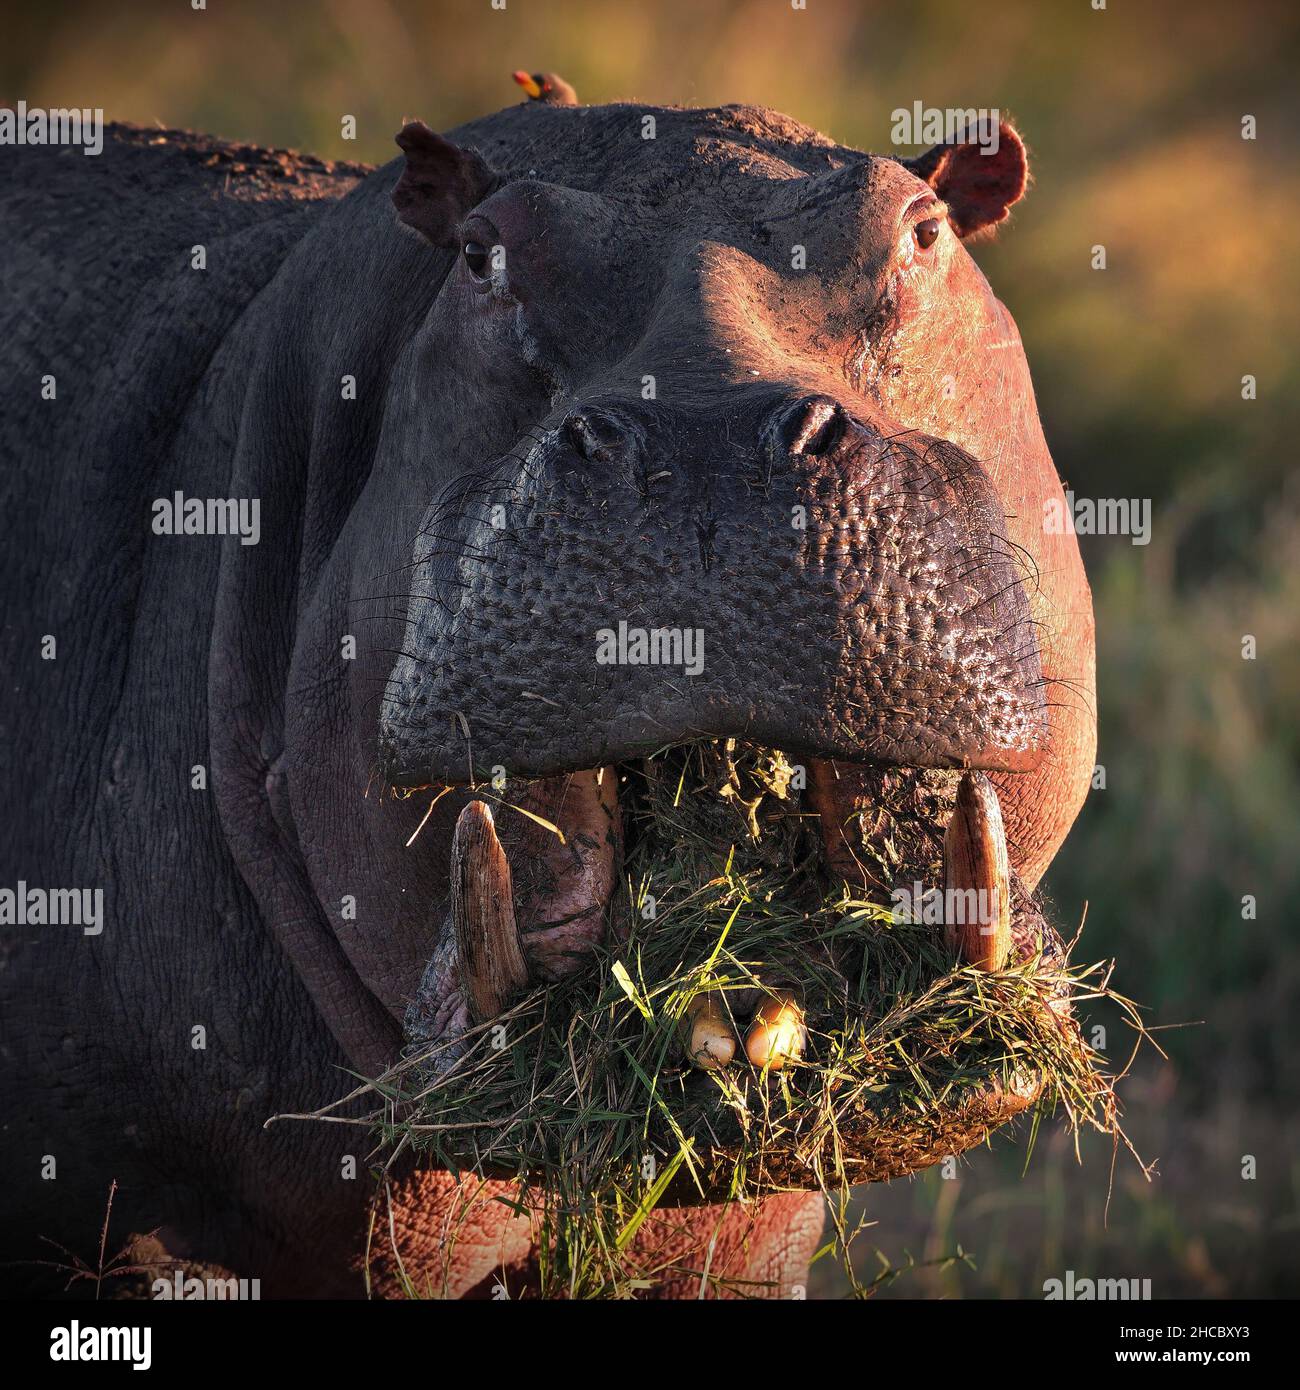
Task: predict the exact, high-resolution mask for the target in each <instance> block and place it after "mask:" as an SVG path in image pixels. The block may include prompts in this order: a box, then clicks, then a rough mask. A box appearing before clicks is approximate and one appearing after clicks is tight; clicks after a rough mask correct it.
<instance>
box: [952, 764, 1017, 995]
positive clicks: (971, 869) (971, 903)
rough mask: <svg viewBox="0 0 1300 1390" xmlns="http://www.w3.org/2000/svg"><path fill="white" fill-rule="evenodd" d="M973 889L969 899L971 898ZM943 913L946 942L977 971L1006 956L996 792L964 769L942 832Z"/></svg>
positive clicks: (1006, 901) (1005, 871) (1004, 862)
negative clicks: (975, 967) (950, 814)
mask: <svg viewBox="0 0 1300 1390" xmlns="http://www.w3.org/2000/svg"><path fill="white" fill-rule="evenodd" d="M972 890H973V897H972ZM944 909H945V917H947V937H948V944H950V947H952V949H954V951H958V952H959V954H961V956H962V959H964V960H968V962H969V963H970V965H975V966H979V967H980V969H982V970H1000V969H1001V967H1002V966H1004V965H1005V963H1007V956H1008V955H1009V954H1011V865H1009V860H1008V858H1007V833H1005V831H1004V830H1002V808H1001V805H1000V803H998V799H997V791H996V788H994V785H993V783H991V781H989V778H987V777H986V776H984V774H983V773H976V771H968V773H966V774H965V776H964V777H962V780H961V784H959V785H958V788H957V801H955V803H954V806H952V819H951V820H950V821H948V828H947V830H945V831H944Z"/></svg>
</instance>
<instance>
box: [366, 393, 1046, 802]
mask: <svg viewBox="0 0 1300 1390" xmlns="http://www.w3.org/2000/svg"><path fill="white" fill-rule="evenodd" d="M741 390H742V392H743V393H744V394H747V395H749V396H750V397H751V398H752V404H750V405H748V406H747V408H745V409H742V410H740V411H736V410H734V408H733V409H732V410H731V411H730V412H728V413H727V414H725V415H723V414H722V412H721V409H719V412H718V414H719V416H721V418H720V419H718V418H714V419H708V418H706V417H705V416H704V415H703V413H701V414H698V415H695V416H692V417H690V418H683V417H681V416H679V415H675V414H674V413H672V412H670V411H667V410H662V409H656V410H653V411H652V410H647V409H646V408H644V407H640V408H636V409H634V408H632V407H630V406H627V405H602V406H600V407H583V408H581V409H578V410H575V411H573V412H571V413H570V414H569V415H568V416H567V418H565V419H564V420H563V421H562V422H561V423H560V425H559V426H558V427H556V428H555V429H553V430H551V431H548V432H547V433H545V434H543V435H542V437H541V439H540V440H538V441H537V442H536V443H532V444H531V447H529V448H528V449H527V451H526V452H524V453H522V455H511V456H508V457H507V458H505V459H503V460H501V461H500V462H499V463H498V464H497V465H496V466H495V467H494V468H493V469H491V470H489V471H487V472H486V473H483V474H477V475H475V476H473V477H472V478H471V479H468V480H458V482H457V483H456V484H455V485H454V486H453V487H452V488H451V489H450V490H449V493H448V495H446V496H444V497H442V498H440V499H439V500H438V501H437V502H436V503H435V504H434V506H433V507H432V508H431V509H430V511H429V513H428V516H427V518H426V520H425V524H424V528H423V535H422V537H421V540H420V542H419V544H418V546H417V552H416V563H415V569H414V572H413V584H412V591H411V603H410V612H409V617H408V622H407V628H406V635H405V640H404V642H403V654H402V655H401V656H400V657H399V658H398V660H397V663H396V665H395V666H394V668H393V672H392V678H391V680H390V682H389V686H388V689H387V691H386V694H385V699H384V704H383V711H382V717H381V739H382V743H383V746H384V750H385V753H386V755H387V757H388V760H389V764H390V766H389V769H388V775H389V780H391V781H392V782H394V783H396V784H398V785H402V784H410V783H412V782H414V783H415V784H426V783H429V782H436V781H441V782H447V783H466V782H473V781H474V780H476V778H483V779H490V778H491V777H492V776H494V775H497V776H499V772H494V771H492V769H499V770H504V772H505V775H506V776H508V777H533V778H535V777H547V776H552V775H554V774H557V773H562V772H573V771H577V770H580V769H584V768H596V767H601V766H604V765H606V764H609V763H613V762H619V761H622V760H625V759H628V758H636V757H641V756H644V755H645V754H647V753H650V752H653V751H654V750H655V749H657V748H661V747H664V746H665V745H668V744H673V743H678V742H682V741H685V740H689V739H695V738H715V739H725V738H737V739H743V740H748V741H752V742H758V743H763V744H767V745H770V746H773V747H779V748H783V749H786V750H789V751H790V752H791V753H793V754H797V755H799V756H803V757H808V758H835V759H842V760H845V761H847V762H850V763H871V764H888V765H900V766H910V767H922V768H942V767H969V768H985V769H1011V770H1015V769H1020V768H1023V767H1025V766H1027V765H1029V764H1031V763H1032V761H1033V759H1034V757H1035V756H1036V754H1037V752H1038V751H1039V750H1040V748H1041V745H1042V741H1043V739H1044V736H1045V729H1046V721H1045V709H1044V691H1043V679H1042V669H1041V664H1040V661H1039V654H1038V645H1037V642H1036V640H1035V635H1034V628H1033V624H1032V621H1031V618H1030V609H1029V603H1028V600H1027V597H1026V593H1025V585H1024V580H1025V566H1024V562H1023V560H1022V559H1021V558H1020V556H1019V555H1018V554H1017V552H1016V550H1015V548H1014V547H1013V546H1012V545H1011V543H1010V542H1009V541H1008V539H1007V537H1006V535H1005V527H1004V519H1003V516H1002V513H1001V509H1000V507H999V505H998V503H997V499H996V497H995V495H994V493H993V489H992V487H991V485H990V483H989V480H988V478H987V476H986V475H985V474H984V472H983V470H982V469H981V467H980V465H979V464H978V463H977V462H976V461H975V460H974V459H973V458H971V457H970V456H969V455H968V454H966V453H965V452H964V451H963V450H961V449H960V448H958V447H957V446H955V445H954V444H952V443H950V442H948V441H945V440H941V439H935V438H932V437H929V436H926V435H923V434H920V433H917V432H915V431H908V430H901V429H898V428H893V427H890V426H889V425H887V424H885V423H883V422H882V423H877V424H872V423H868V422H866V421H863V420H861V419H859V418H857V417H855V416H854V415H853V414H852V413H851V412H850V411H849V410H848V409H847V408H845V406H843V405H841V404H840V403H838V402H836V401H834V400H832V399H830V398H829V397H827V396H823V395H808V396H803V397H799V398H796V399H794V400H790V399H788V398H786V397H785V396H784V395H783V394H780V393H764V394H761V395H760V394H759V393H758V392H756V391H754V390H753V389H752V388H741ZM724 400H725V398H723V399H720V400H719V403H718V404H719V407H721V406H722V405H723V401H724Z"/></svg>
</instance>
